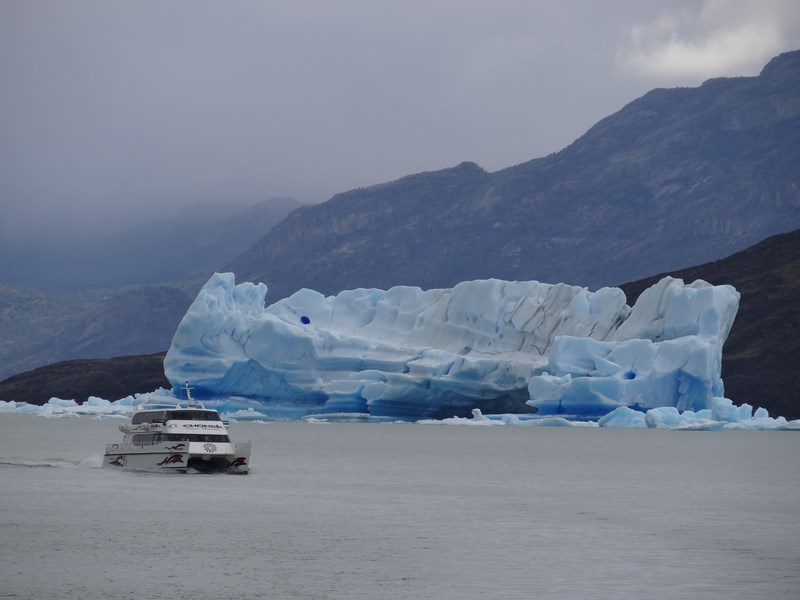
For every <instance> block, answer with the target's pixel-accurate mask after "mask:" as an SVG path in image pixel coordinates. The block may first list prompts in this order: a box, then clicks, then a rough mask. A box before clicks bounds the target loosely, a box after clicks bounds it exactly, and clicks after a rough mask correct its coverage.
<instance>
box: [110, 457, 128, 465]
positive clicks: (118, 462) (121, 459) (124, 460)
mask: <svg viewBox="0 0 800 600" xmlns="http://www.w3.org/2000/svg"><path fill="white" fill-rule="evenodd" d="M127 462H128V459H127V458H125V457H124V456H122V455H119V456H118V457H117V458H115V459H114V460H110V461H108V464H110V465H114V466H115V467H124V466H125V464H126V463H127Z"/></svg>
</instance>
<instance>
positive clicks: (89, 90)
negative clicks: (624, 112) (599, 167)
mask: <svg viewBox="0 0 800 600" xmlns="http://www.w3.org/2000/svg"><path fill="white" fill-rule="evenodd" d="M793 4H794V3H792V2H769V1H765V2H760V3H753V6H756V5H757V6H758V7H763V8H760V9H759V10H760V11H761V12H760V13H759V14H762V15H766V16H764V18H763V19H760V20H759V21H758V23H762V24H763V23H766V25H763V27H765V28H769V27H772V28H773V29H769V31H771V32H773V34H774V35H772V37H771V38H770V39H771V40H772V41H771V42H770V44H768V45H767V46H766V49H764V48H762V49H761V50H760V53H757V52H754V50H753V48H752V45H751V44H750V42H749V40H751V39H752V36H750V37H748V36H747V35H744V34H742V35H740V36H738V37H737V35H736V32H737V29H736V26H737V22H736V21H735V20H731V15H730V14H729V13H730V11H729V10H726V5H727V6H730V7H731V10H739V9H740V8H741V7H743V6H747V5H748V3H747V2H743V1H742V2H738V1H734V0H717V1H716V2H692V1H683V2H675V3H670V5H669V6H670V11H671V12H664V10H663V8H662V6H663V3H660V2H657V1H655V0H650V1H641V0H610V1H609V2H604V3H586V2H581V1H579V0H560V1H559V2H547V3H545V2H525V1H510V0H508V1H506V0H498V1H497V2H491V3H490V2H485V1H477V0H440V1H437V2H433V3H430V2H420V1H417V0H408V1H405V2H398V3H380V2H374V1H367V0H361V1H359V0H341V1H338V2H330V1H307V2H303V1H271V2H253V1H250V0H247V1H243V0H229V1H227V2H216V1H208V0H193V1H192V2H177V1H170V0H155V1H154V0H137V1H135V2H133V1H130V2H126V1H121V2H113V3H112V2H107V1H105V0H73V1H71V2H42V1H40V0H6V1H4V2H3V3H2V4H0V80H1V81H2V82H3V89H2V92H0V235H5V236H9V235H13V234H14V233H19V232H23V231H26V230H27V229H30V228H32V227H46V226H60V227H74V226H75V224H76V223H83V224H89V225H91V224H93V223H94V217H90V216H89V215H94V216H95V217H98V218H99V217H102V218H109V217H112V216H116V217H117V218H119V219H135V218H139V217H141V216H142V215H145V214H146V215H152V214H156V213H157V211H161V212H164V211H170V210H172V209H173V208H174V207H177V206H178V205H181V204H185V203H189V202H193V201H200V200H245V201H253V200H257V199H264V198H269V197H271V196H276V195H293V196H295V197H297V198H298V199H300V200H303V201H322V200H325V199H327V198H328V197H330V196H331V195H333V194H334V193H336V192H339V191H345V190H347V189H351V188H353V187H358V186H365V185H371V184H374V183H379V182H382V181H387V180H391V179H395V178H397V177H401V176H403V175H405V174H408V173H413V172H417V171H422V170H433V169H438V168H443V167H447V166H452V165H454V164H457V163H459V162H461V161H464V160H472V161H475V162H477V163H478V164H480V165H481V166H483V167H484V168H486V169H488V170H496V169H500V168H503V167H506V166H511V165H513V164H517V163H519V162H523V161H526V160H529V159H531V158H535V157H537V156H543V155H546V154H548V153H550V152H554V151H557V150H559V149H561V148H562V147H563V146H565V145H566V144H568V143H570V142H571V141H573V140H574V139H575V138H577V137H578V136H579V135H581V134H582V133H583V132H584V131H585V130H586V129H587V128H588V127H590V126H591V125H592V124H594V123H595V122H596V121H597V120H599V119H600V118H602V117H604V116H606V115H608V114H610V113H612V112H614V111H615V110H617V109H619V108H621V107H622V106H623V105H624V104H625V103H627V102H628V101H630V100H632V99H633V98H635V97H636V96H638V95H641V94H642V93H644V92H645V91H647V90H648V89H650V88H651V87H655V86H659V85H660V86H667V85H693V84H696V83H699V81H698V78H699V77H703V78H705V76H706V73H705V72H700V71H707V75H708V76H715V75H722V74H754V73H755V72H757V71H758V69H759V68H760V67H761V66H762V64H763V58H764V57H763V55H764V53H765V52H771V53H778V52H780V51H784V50H789V49H792V44H795V45H796V44H797V27H796V26H794V27H795V29H794V30H791V29H789V27H790V25H788V24H787V23H791V22H792V19H787V18H786V12H787V11H789V12H790V13H792V14H793V15H795V16H796V11H795V12H792V11H793V10H794V9H793ZM587 5H588V6H587ZM595 5H596V6H595ZM720 6H721V7H722V8H719V7H720ZM787 7H788V8H787ZM740 12H741V11H740ZM687 15H689V16H691V15H695V16H697V15H700V16H701V18H694V19H693V18H688V17H687ZM775 15H778V16H779V17H780V18H773V17H774V16H775ZM794 21H795V22H797V21H798V20H797V19H794ZM739 25H741V26H742V27H744V26H745V25H746V21H745V20H740V22H739ZM754 27H755V26H754ZM776 27H777V29H775V28H776ZM764 30H765V29H762V30H758V31H764ZM726 32H728V34H730V35H729V38H730V39H727V41H725V35H726ZM637 36H638V37H637ZM704 36H705V37H704ZM714 36H716V37H714ZM654 39H655V40H656V41H655V42H651V41H648V40H654ZM714 39H716V40H722V41H721V42H719V43H718V44H716V43H715V42H713V40H714ZM675 40H678V42H675ZM680 40H684V41H683V42H680ZM681 44H682V46H681ZM715 44H716V45H715ZM670 48H672V49H670ZM680 48H683V51H682V52H683V53H681V52H679V51H678V50H680ZM719 48H721V50H718V49H719ZM676 49H677V50H676ZM731 54H735V55H737V56H739V55H741V56H745V57H746V56H750V55H752V56H754V57H755V56H757V57H758V58H757V59H756V58H753V60H750V61H749V62H748V61H744V60H739V61H738V62H736V61H733V62H731V63H730V64H725V63H723V62H720V60H717V59H715V58H714V57H723V58H724V57H726V56H729V55H731ZM687 57H688V58H687ZM696 57H711V58H708V60H706V63H707V64H706V65H705V67H704V69H701V70H698V69H694V70H692V69H688V70H687V69H684V72H681V70H680V69H675V68H671V67H670V65H673V64H677V65H681V64H687V63H689V62H696V61H695V58H696ZM767 58H768V57H767ZM658 65H666V66H664V67H663V68H661V69H659V68H658ZM717 68H721V69H723V71H724V72H717V71H715V69H717ZM737 69H738V71H737Z"/></svg>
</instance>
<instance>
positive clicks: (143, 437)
mask: <svg viewBox="0 0 800 600" xmlns="http://www.w3.org/2000/svg"><path fill="white" fill-rule="evenodd" d="M230 441H231V440H230V438H229V437H228V436H227V435H211V434H204V433H137V434H136V435H134V436H133V443H134V444H135V445H137V446H144V445H147V444H157V443H159V442H214V443H217V444H228V443H230Z"/></svg>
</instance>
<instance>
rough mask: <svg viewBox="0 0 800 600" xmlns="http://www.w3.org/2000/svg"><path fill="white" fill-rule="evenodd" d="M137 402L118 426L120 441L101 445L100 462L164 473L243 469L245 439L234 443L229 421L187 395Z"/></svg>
mask: <svg viewBox="0 0 800 600" xmlns="http://www.w3.org/2000/svg"><path fill="white" fill-rule="evenodd" d="M186 397H187V400H186V401H182V400H177V401H175V402H174V403H172V402H167V403H148V404H142V405H140V406H139V407H137V409H136V411H135V412H134V413H133V416H132V417H131V422H130V423H126V424H124V425H120V426H119V429H120V431H122V433H124V434H125V437H124V438H123V440H122V443H120V444H106V451H105V456H104V457H103V466H104V467H116V468H118V469H128V470H133V471H157V472H164V473H169V472H172V473H186V472H190V473H192V472H199V473H247V472H248V469H249V466H250V465H249V463H250V442H244V443H233V442H231V440H230V437H228V423H227V422H226V421H223V420H222V419H221V418H220V416H219V413H218V412H217V411H216V410H214V409H210V408H206V407H205V405H204V404H203V403H202V402H197V401H196V400H194V399H193V398H192V396H191V392H190V390H189V386H188V385H187V386H186Z"/></svg>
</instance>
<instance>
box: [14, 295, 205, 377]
mask: <svg viewBox="0 0 800 600" xmlns="http://www.w3.org/2000/svg"><path fill="white" fill-rule="evenodd" d="M198 287H199V286H198ZM196 292H197V290H196V289H194V288H191V289H189V288H187V289H179V288H175V287H169V286H148V287H143V288H135V289H129V290H128V291H124V292H119V293H112V294H109V295H103V296H101V297H98V298H92V297H88V296H87V295H86V294H81V295H78V296H77V297H75V296H60V297H59V296H52V295H48V294H45V293H44V292H40V291H37V290H32V289H25V288H14V287H10V286H3V285H0V329H2V331H3V336H2V337H0V377H8V376H9V375H13V374H14V373H21V372H24V371H28V370H30V369H33V368H36V367H39V366H42V365H47V364H50V363H54V362H58V361H63V360H66V359H70V358H110V357H114V356H121V355H132V354H146V353H151V352H159V351H163V350H165V349H166V348H168V347H169V345H170V343H171V342H172V335H173V334H174V333H175V329H176V328H177V327H178V323H180V321H181V319H182V318H183V315H184V314H185V313H186V309H187V308H189V305H190V304H191V303H192V300H193V299H194V295H195V294H196Z"/></svg>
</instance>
